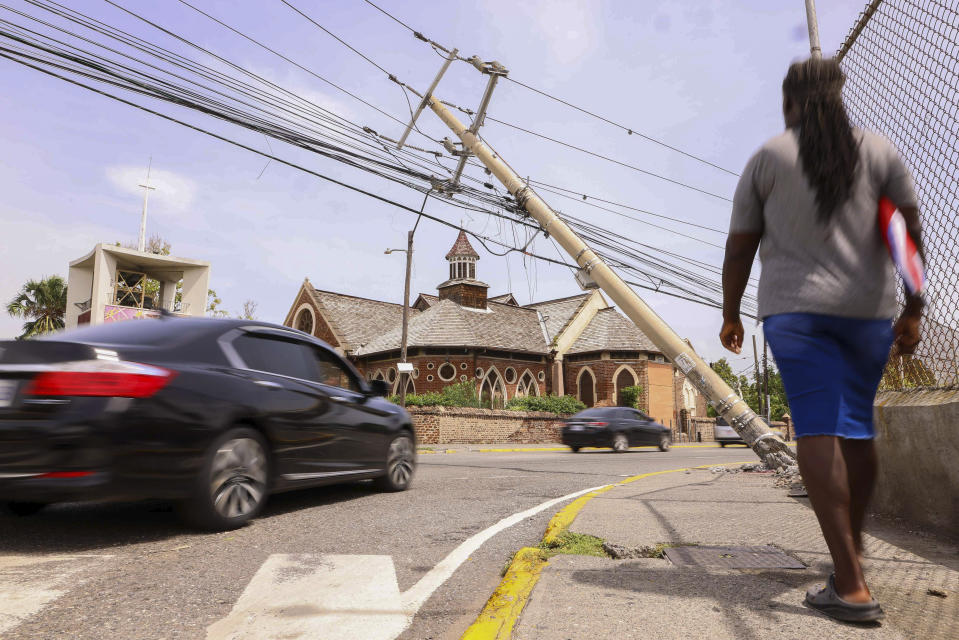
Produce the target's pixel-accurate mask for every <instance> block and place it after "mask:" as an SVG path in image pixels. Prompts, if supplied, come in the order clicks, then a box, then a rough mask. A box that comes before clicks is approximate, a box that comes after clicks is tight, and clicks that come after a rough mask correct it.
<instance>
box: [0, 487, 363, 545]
mask: <svg viewBox="0 0 959 640" xmlns="http://www.w3.org/2000/svg"><path fill="white" fill-rule="evenodd" d="M377 493H378V492H376V491H375V490H374V489H373V486H372V484H371V483H369V482H363V483H353V484H343V485H335V486H330V487H317V488H312V489H300V490H297V491H291V492H288V493H280V494H276V495H272V496H270V499H269V501H268V502H267V504H266V507H265V508H264V511H263V513H262V514H260V516H259V518H258V519H259V520H262V519H269V518H272V517H278V516H282V515H284V514H287V513H290V512H294V511H299V510H302V509H309V508H311V507H320V506H324V505H329V504H333V503H336V502H342V501H345V500H353V499H357V498H362V497H365V496H369V495H372V494H377ZM206 535H216V534H213V533H210V532H204V531H199V530H197V529H193V528H191V527H189V526H188V525H187V524H185V523H184V522H183V521H181V520H180V518H179V516H178V514H177V512H176V509H175V508H174V506H173V505H172V504H171V503H169V502H161V501H153V500H145V501H139V502H77V503H62V504H55V505H50V506H49V507H47V508H46V509H44V510H43V511H41V512H40V513H37V514H35V515H31V516H15V515H12V514H9V513H7V512H6V511H0V553H80V552H86V551H96V550H103V549H109V548H111V547H119V546H126V545H132V544H142V543H148V542H158V541H163V540H167V539H170V538H175V537H178V536H206Z"/></svg>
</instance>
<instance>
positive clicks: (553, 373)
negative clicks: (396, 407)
mask: <svg viewBox="0 0 959 640" xmlns="http://www.w3.org/2000/svg"><path fill="white" fill-rule="evenodd" d="M479 259H480V256H479V254H478V253H477V252H476V250H475V249H474V248H473V246H472V245H471V244H470V242H469V240H468V238H467V237H466V234H465V233H464V232H462V231H460V233H459V236H458V237H457V238H456V241H455V243H454V244H453V247H452V249H450V251H449V253H448V254H447V255H446V260H447V262H448V263H449V264H448V267H449V278H448V279H447V280H445V281H444V282H442V283H441V284H439V285H437V287H436V294H429V293H421V294H419V296H418V297H417V298H416V300H415V301H414V302H413V304H412V306H411V307H410V315H409V331H408V338H407V352H408V356H407V360H408V362H410V363H411V364H412V365H413V373H412V375H410V376H408V377H407V393H424V392H427V391H440V390H441V389H443V387H445V386H447V385H450V384H454V383H457V382H471V383H472V384H475V385H476V388H477V391H478V393H479V394H480V396H481V398H483V400H484V401H485V402H486V403H488V404H489V406H493V407H502V406H503V404H505V402H507V401H508V400H510V399H511V398H514V397H516V396H522V395H546V394H556V395H564V394H569V395H574V396H576V397H577V398H579V399H580V400H582V401H583V402H584V403H585V404H586V405H587V406H590V407H592V406H613V405H618V404H621V403H622V397H621V393H620V392H621V390H622V389H623V388H624V387H628V386H639V387H641V388H642V390H643V391H642V393H641V395H640V402H639V405H640V409H642V410H643V411H645V412H646V413H647V414H649V415H650V416H652V417H653V418H655V419H656V420H659V421H660V422H662V423H664V424H666V425H670V426H673V427H674V428H680V425H681V424H682V423H683V421H684V420H683V419H684V417H685V416H690V417H692V416H705V415H706V402H705V398H704V397H703V396H702V395H701V394H700V393H699V392H698V390H696V389H695V387H693V385H692V384H690V383H689V382H688V381H686V378H685V376H684V375H683V374H682V372H681V371H679V370H678V369H676V368H675V367H674V366H673V365H672V364H671V363H670V362H669V361H668V360H666V358H665V357H664V356H663V354H662V352H660V351H659V350H658V349H657V348H656V347H655V345H653V343H652V342H651V341H650V340H649V338H647V337H646V335H645V334H643V333H642V332H641V331H640V330H639V329H638V328H637V327H636V326H635V325H634V324H633V323H632V322H631V321H630V320H628V319H627V318H626V317H624V316H623V315H622V314H620V313H619V311H617V310H616V309H615V308H613V307H611V306H610V305H609V303H608V302H607V301H606V299H605V298H604V297H603V295H602V293H600V292H599V291H598V290H593V291H588V292H585V293H580V294H578V295H574V296H569V297H567V298H559V299H556V300H546V301H543V302H536V303H533V304H528V305H520V304H518V302H517V300H516V298H515V297H514V296H513V295H512V294H511V293H505V294H502V295H497V296H489V295H488V290H489V285H488V284H486V283H485V282H482V281H480V280H478V279H477V262H478V261H479ZM402 314H403V307H402V305H400V304H394V303H390V302H382V301H379V300H370V299H368V298H362V297H358V296H354V295H349V294H345V293H338V292H333V291H325V290H322V289H318V288H316V287H315V286H314V285H313V283H312V282H310V280H309V279H306V280H304V281H303V284H302V286H301V287H300V290H299V292H298V293H297V295H296V298H295V300H294V302H293V305H292V306H291V307H290V310H289V312H288V313H287V316H286V320H285V321H284V324H286V325H287V326H290V327H294V328H296V329H299V330H301V331H304V332H306V333H309V334H311V335H313V336H316V337H318V338H320V339H322V340H324V341H326V342H327V343H329V344H330V345H331V346H333V347H334V348H336V349H337V350H338V351H339V352H340V353H342V354H343V355H345V356H346V357H347V358H349V359H350V360H351V361H352V362H353V363H354V364H355V365H356V367H357V368H358V369H359V370H360V371H361V372H362V373H363V374H364V375H365V376H367V377H368V378H369V379H371V380H372V379H381V380H386V381H387V382H389V383H390V384H392V385H393V390H394V392H396V393H398V392H399V384H400V381H401V376H400V375H399V373H398V371H397V363H399V362H400V348H401V344H402Z"/></svg>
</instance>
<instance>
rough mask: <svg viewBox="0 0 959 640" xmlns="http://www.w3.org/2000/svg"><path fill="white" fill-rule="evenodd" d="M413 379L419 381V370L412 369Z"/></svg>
mask: <svg viewBox="0 0 959 640" xmlns="http://www.w3.org/2000/svg"><path fill="white" fill-rule="evenodd" d="M413 379H414V380H419V379H420V370H419V369H413Z"/></svg>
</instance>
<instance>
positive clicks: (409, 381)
mask: <svg viewBox="0 0 959 640" xmlns="http://www.w3.org/2000/svg"><path fill="white" fill-rule="evenodd" d="M402 377H405V378H406V395H410V394H413V393H416V385H415V384H413V376H402ZM402 384H403V382H402V380H397V381H396V393H397V394H399V392H400V387H401V385H402Z"/></svg>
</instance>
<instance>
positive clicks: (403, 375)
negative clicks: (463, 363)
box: [384, 192, 430, 407]
mask: <svg viewBox="0 0 959 640" xmlns="http://www.w3.org/2000/svg"><path fill="white" fill-rule="evenodd" d="M429 197H430V194H429V192H427V193H426V197H425V198H423V206H421V207H420V213H422V212H423V208H424V207H426V201H427V200H428V199H429ZM420 219H421V217H420V216H418V217H417V218H416V224H414V225H413V228H412V229H410V230H409V231H408V232H407V233H406V248H405V249H387V250H386V251H384V253H386V254H387V255H388V254H391V253H394V252H397V251H405V252H406V279H405V281H404V283H403V335H402V338H401V344H400V362H401V363H403V364H406V351H407V349H406V346H407V342H408V341H409V326H410V276H411V274H412V273H413V234H414V233H416V227H418V226H419V224H420ZM409 375H410V373H409V371H401V372H400V406H403V407H405V406H406V386H407V384H408V383H409V378H408V377H407V376H409Z"/></svg>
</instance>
